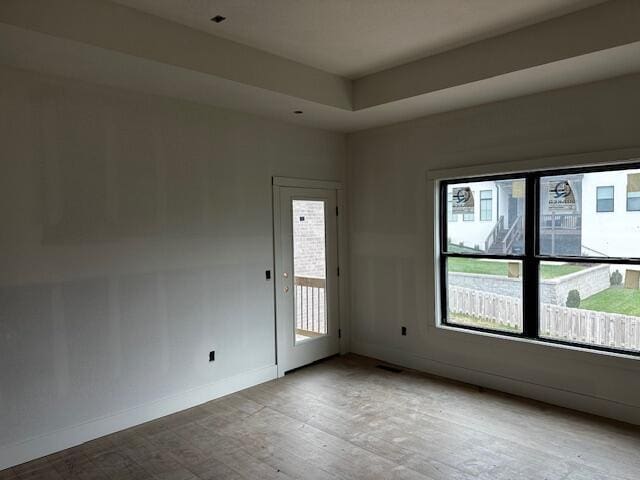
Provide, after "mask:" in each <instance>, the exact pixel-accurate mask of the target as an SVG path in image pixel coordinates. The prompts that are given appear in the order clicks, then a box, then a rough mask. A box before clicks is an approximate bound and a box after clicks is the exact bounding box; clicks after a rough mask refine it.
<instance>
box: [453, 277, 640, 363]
mask: <svg viewBox="0 0 640 480" xmlns="http://www.w3.org/2000/svg"><path fill="white" fill-rule="evenodd" d="M448 303H449V311H450V313H451V314H452V316H453V317H454V318H453V320H454V321H456V322H459V323H466V324H470V325H473V324H474V320H475V321H476V322H482V324H483V325H482V326H487V327H488V328H491V326H495V328H498V329H504V328H505V327H509V328H512V329H516V330H518V331H520V330H521V329H522V301H521V299H520V298H517V297H508V296H504V295H497V294H495V293H488V292H482V291H479V290H473V289H469V288H462V287H455V286H450V287H449V289H448ZM456 315H458V316H460V317H458V318H456ZM487 324H489V325H487ZM492 324H493V325H492ZM540 336H541V337H548V338H551V339H555V340H564V341H567V342H574V343H585V344H589V345H597V346H602V347H609V348H618V349H623V350H631V351H640V318H639V317H632V316H629V315H621V314H617V313H606V312H595V311H592V310H582V309H579V308H568V307H563V306H559V305H549V304H546V303H543V304H542V305H540Z"/></svg>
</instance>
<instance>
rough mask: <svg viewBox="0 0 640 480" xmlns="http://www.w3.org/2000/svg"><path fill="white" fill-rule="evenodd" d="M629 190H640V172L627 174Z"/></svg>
mask: <svg viewBox="0 0 640 480" xmlns="http://www.w3.org/2000/svg"><path fill="white" fill-rule="evenodd" d="M627 192H640V173H629V174H627Z"/></svg>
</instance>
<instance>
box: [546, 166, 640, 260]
mask: <svg viewBox="0 0 640 480" xmlns="http://www.w3.org/2000/svg"><path fill="white" fill-rule="evenodd" d="M636 199H637V200H640V169H634V170H613V171H602V172H589V173H572V174H570V175H556V176H548V177H542V178H541V179H540V209H539V211H540V219H539V221H540V254H542V255H548V256H587V257H623V258H636V257H640V202H637V201H636Z"/></svg>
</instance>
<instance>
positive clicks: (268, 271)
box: [264, 270, 271, 280]
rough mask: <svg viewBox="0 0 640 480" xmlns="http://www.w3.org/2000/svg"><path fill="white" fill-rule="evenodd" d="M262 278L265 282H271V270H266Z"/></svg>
mask: <svg viewBox="0 0 640 480" xmlns="http://www.w3.org/2000/svg"><path fill="white" fill-rule="evenodd" d="M264 278H265V279H267V280H271V270H267V271H265V272H264Z"/></svg>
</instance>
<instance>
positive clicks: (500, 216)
mask: <svg viewBox="0 0 640 480" xmlns="http://www.w3.org/2000/svg"><path fill="white" fill-rule="evenodd" d="M524 209H525V181H524V179H522V178H517V179H508V180H490V181H483V182H466V183H457V184H451V185H447V244H446V246H445V249H446V251H447V252H458V253H460V252H461V253H470V254H483V253H490V254H494V255H522V254H523V253H524V229H525V225H524Z"/></svg>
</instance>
